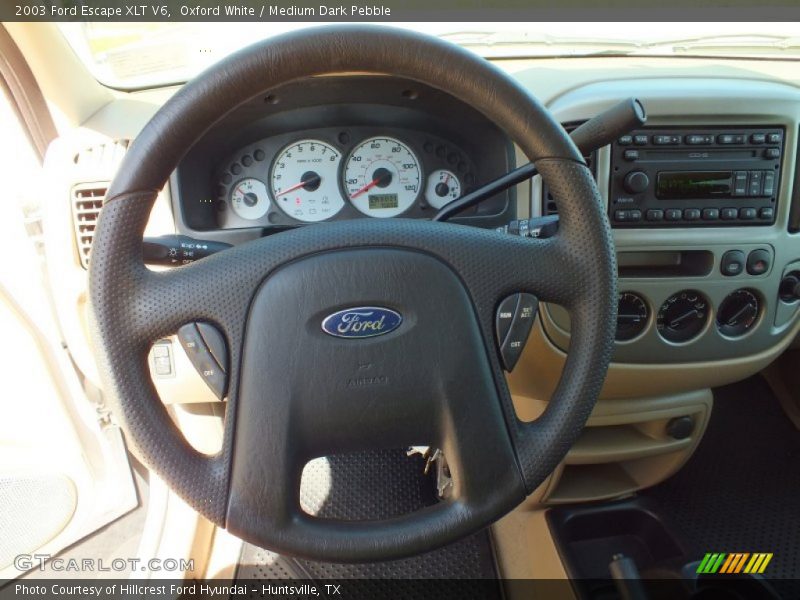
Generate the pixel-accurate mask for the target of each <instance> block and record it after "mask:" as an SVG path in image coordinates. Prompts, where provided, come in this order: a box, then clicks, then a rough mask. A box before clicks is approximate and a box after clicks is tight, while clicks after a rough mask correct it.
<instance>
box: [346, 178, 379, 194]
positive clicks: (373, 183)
mask: <svg viewBox="0 0 800 600" xmlns="http://www.w3.org/2000/svg"><path fill="white" fill-rule="evenodd" d="M381 179H382V178H381V177H379V178H378V179H373V180H372V181H370V182H369V183H368V184H367V185H365V186H364V187H362V188H361V189H360V190H358V191H357V192H356V193H355V194H352V195H351V196H350V198H351V199H352V198H355V197H356V196H360V195H361V194H363V193H364V192H366V191H367V190H369V189H372V188H374V187H375V186H376V185H378V184H379V183H380V182H381Z"/></svg>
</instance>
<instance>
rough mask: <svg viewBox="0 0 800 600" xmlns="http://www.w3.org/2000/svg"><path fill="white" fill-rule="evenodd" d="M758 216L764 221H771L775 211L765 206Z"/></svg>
mask: <svg viewBox="0 0 800 600" xmlns="http://www.w3.org/2000/svg"><path fill="white" fill-rule="evenodd" d="M758 216H759V217H761V218H762V219H764V220H766V221H771V220H772V218H773V217H774V216H775V209H774V208H772V207H771V206H765V207H764V208H762V209H761V210H760V211H759V213H758Z"/></svg>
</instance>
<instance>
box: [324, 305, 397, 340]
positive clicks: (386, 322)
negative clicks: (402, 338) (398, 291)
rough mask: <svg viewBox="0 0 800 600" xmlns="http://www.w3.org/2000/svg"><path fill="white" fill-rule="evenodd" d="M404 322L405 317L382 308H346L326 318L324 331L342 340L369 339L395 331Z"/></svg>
mask: <svg viewBox="0 0 800 600" xmlns="http://www.w3.org/2000/svg"><path fill="white" fill-rule="evenodd" d="M402 322H403V316H402V315H401V314H400V313H399V312H395V311H393V310H391V309H389V308H382V307H380V306H356V307H353V308H346V309H345V310H340V311H339V312H335V313H333V314H331V315H328V316H327V317H325V320H324V321H322V330H323V331H324V332H325V333H327V334H328V335H332V336H334V337H340V338H368V337H375V336H378V335H385V334H387V333H389V332H391V331H394V330H395V329H397V328H398V327H400V324H401V323H402Z"/></svg>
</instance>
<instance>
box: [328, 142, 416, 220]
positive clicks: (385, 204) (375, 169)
mask: <svg viewBox="0 0 800 600" xmlns="http://www.w3.org/2000/svg"><path fill="white" fill-rule="evenodd" d="M421 180H422V173H421V170H420V166H419V160H417V157H416V156H415V155H414V152H413V151H412V150H411V148H409V147H408V146H407V145H405V144H404V143H403V142H401V141H399V140H396V139H394V138H389V137H374V138H370V139H368V140H365V141H363V142H361V143H360V144H359V145H358V146H356V147H355V149H353V152H352V153H351V154H350V156H349V158H348V159H347V162H346V163H345V168H344V189H345V190H346V191H347V196H348V198H350V201H351V202H352V203H353V206H355V207H356V209H358V210H359V211H361V212H362V213H364V214H365V215H368V216H370V217H394V216H396V215H399V214H400V213H402V212H405V211H406V210H408V209H409V208H410V207H411V205H412V204H414V201H415V200H416V199H417V196H419V191H420V181H421Z"/></svg>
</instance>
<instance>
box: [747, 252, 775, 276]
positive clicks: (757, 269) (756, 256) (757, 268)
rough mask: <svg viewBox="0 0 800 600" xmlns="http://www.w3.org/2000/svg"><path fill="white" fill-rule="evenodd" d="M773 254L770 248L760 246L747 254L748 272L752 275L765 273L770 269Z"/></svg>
mask: <svg viewBox="0 0 800 600" xmlns="http://www.w3.org/2000/svg"><path fill="white" fill-rule="evenodd" d="M771 263H772V255H771V254H770V253H769V250H765V249H763V248H759V249H758V250H753V251H752V252H751V253H750V254H748V255H747V272H748V273H749V274H750V275H763V274H764V273H766V272H767V271H769V266H770V264H771Z"/></svg>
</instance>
